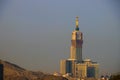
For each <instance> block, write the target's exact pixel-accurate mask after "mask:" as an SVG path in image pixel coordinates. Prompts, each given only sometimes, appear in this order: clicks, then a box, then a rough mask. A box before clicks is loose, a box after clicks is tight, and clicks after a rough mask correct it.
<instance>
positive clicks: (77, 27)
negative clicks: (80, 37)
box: [75, 16, 79, 31]
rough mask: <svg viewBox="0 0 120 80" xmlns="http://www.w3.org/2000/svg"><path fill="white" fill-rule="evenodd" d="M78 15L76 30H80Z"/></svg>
mask: <svg viewBox="0 0 120 80" xmlns="http://www.w3.org/2000/svg"><path fill="white" fill-rule="evenodd" d="M78 18H79V17H78V16H77V17H76V21H75V23H76V28H75V30H76V31H79V20H78Z"/></svg>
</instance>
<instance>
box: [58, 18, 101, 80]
mask: <svg viewBox="0 0 120 80" xmlns="http://www.w3.org/2000/svg"><path fill="white" fill-rule="evenodd" d="M78 23H79V21H78V17H76V28H75V30H74V31H73V32H72V38H71V48H70V58H69V59H67V60H61V61H60V73H61V74H62V75H66V74H67V75H69V76H71V77H73V78H89V77H90V78H98V70H99V69H98V67H99V64H98V63H96V62H92V61H91V60H90V59H85V60H83V59H82V44H83V34H82V32H80V31H79V27H78V26H79V24H78Z"/></svg>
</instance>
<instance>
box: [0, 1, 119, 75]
mask: <svg viewBox="0 0 120 80" xmlns="http://www.w3.org/2000/svg"><path fill="white" fill-rule="evenodd" d="M119 3H120V1H119V0H116V1H112V0H1V1H0V59H3V60H7V61H10V62H12V63H15V64H18V65H19V66H21V67H23V68H26V69H28V70H41V71H43V72H49V73H51V72H54V71H59V62H60V60H61V59H67V58H69V55H70V45H71V42H70V40H71V33H72V31H73V30H74V28H75V17H76V16H79V24H80V26H79V27H80V31H81V32H83V36H84V43H83V58H90V59H92V60H93V61H96V62H98V63H99V64H100V73H101V74H102V73H103V74H106V73H107V74H109V73H114V72H117V71H120V69H119V67H120V62H119V56H120V32H119V30H120V6H119Z"/></svg>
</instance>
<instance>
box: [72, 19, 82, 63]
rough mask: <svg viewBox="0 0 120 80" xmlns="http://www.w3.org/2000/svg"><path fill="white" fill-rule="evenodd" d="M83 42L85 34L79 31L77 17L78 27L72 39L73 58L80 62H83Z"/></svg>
mask: <svg viewBox="0 0 120 80" xmlns="http://www.w3.org/2000/svg"><path fill="white" fill-rule="evenodd" d="M82 44H83V35H82V32H80V31H79V27H78V17H76V28H75V30H74V31H73V32H72V39H71V51H70V52H71V55H70V58H71V59H75V60H77V61H78V62H82Z"/></svg>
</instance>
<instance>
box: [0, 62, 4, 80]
mask: <svg viewBox="0 0 120 80" xmlns="http://www.w3.org/2000/svg"><path fill="white" fill-rule="evenodd" d="M0 80H3V64H0Z"/></svg>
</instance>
